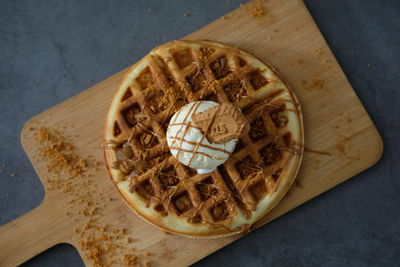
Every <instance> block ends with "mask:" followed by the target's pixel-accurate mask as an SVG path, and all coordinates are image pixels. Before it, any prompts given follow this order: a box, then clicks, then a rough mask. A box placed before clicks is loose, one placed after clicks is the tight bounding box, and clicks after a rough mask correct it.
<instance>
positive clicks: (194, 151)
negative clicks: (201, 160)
mask: <svg viewBox="0 0 400 267" xmlns="http://www.w3.org/2000/svg"><path fill="white" fill-rule="evenodd" d="M200 103H201V102H200ZM220 107H221V105H219V106H217V110H216V111H215V113H214V114H213V117H212V118H211V120H210V122H209V123H208V125H207V128H206V130H205V131H204V134H203V136H202V137H201V139H200V142H198V143H197V145H196V146H195V147H194V149H193V153H192V156H191V157H190V160H189V163H188V166H189V167H190V164H191V163H192V161H193V158H194V155H195V154H196V153H198V152H197V150H198V149H199V147H200V144H202V143H203V140H204V139H205V138H206V135H207V134H208V132H209V130H210V128H211V125H212V124H213V123H214V120H215V117H216V116H217V113H218V111H219V109H220ZM181 144H182V143H181Z"/></svg>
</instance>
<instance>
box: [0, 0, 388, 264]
mask: <svg viewBox="0 0 400 267" xmlns="http://www.w3.org/2000/svg"><path fill="white" fill-rule="evenodd" d="M264 8H265V11H266V15H265V16H263V17H261V18H252V17H250V16H249V15H248V14H247V11H246V8H245V7H244V8H239V9H237V10H235V11H233V12H231V13H230V14H227V18H220V19H218V20H216V21H215V22H213V23H211V24H209V25H208V26H206V27H204V28H202V29H200V30H199V31H197V32H194V33H192V34H190V35H189V36H187V37H186V38H185V39H193V40H195V39H208V40H213V41H219V42H223V43H227V44H230V45H234V46H238V47H240V48H242V49H245V50H247V51H249V52H251V53H253V54H255V55H257V56H259V57H261V58H262V59H264V60H266V61H267V62H269V63H270V64H271V65H272V66H274V67H275V68H277V69H278V71H279V72H280V74H281V76H282V77H283V78H284V79H286V80H287V81H288V82H289V84H291V86H292V87H293V90H294V91H295V93H296V95H297V96H298V98H299V101H300V103H301V105H302V109H303V116H304V129H305V147H306V151H305V154H304V159H303V163H302V166H301V169H300V172H299V175H298V178H297V179H298V181H299V182H298V183H297V186H293V187H292V189H291V190H290V191H289V193H288V194H287V196H286V197H285V198H284V199H283V200H282V201H281V203H279V204H278V206H277V207H276V208H274V209H273V211H272V212H270V213H269V214H268V215H267V216H266V217H265V218H263V219H262V220H261V221H260V222H258V223H257V225H256V227H259V226H261V225H263V224H265V223H267V222H269V221H271V220H273V219H274V218H276V217H278V216H280V215H282V214H284V213H286V212H288V211H289V210H291V209H293V208H295V207H297V206H299V205H301V204H302V203H304V202H306V201H307V200H309V199H311V198H313V197H315V196H317V195H319V194H321V193H322V192H324V191H326V190H328V189H330V188H332V187H334V186H335V185H337V184H339V183H341V182H343V181H345V180H347V179H349V178H350V177H352V176H354V175H355V174H357V173H359V172H361V171H363V170H365V169H366V168H368V167H370V166H372V165H373V164H374V163H375V162H376V161H377V160H378V159H379V158H380V156H381V153H382V149H383V144H382V139H381V138H380V136H379V133H378V132H377V130H376V128H375V126H374V125H373V123H372V122H371V120H370V118H369V116H368V114H367V113H366V111H365V110H364V108H363V106H362V105H361V103H360V101H359V99H358V97H357V96H356V94H355V92H354V90H353V89H352V87H351V85H350V84H349V82H348V81H347V79H346V77H345V75H344V73H343V72H342V70H341V68H340V67H339V65H338V63H337V61H336V59H335V58H334V56H333V54H332V52H331V50H330V49H329V47H328V46H327V44H326V42H325V40H324V39H323V37H322V35H321V33H320V32H319V30H318V28H317V26H316V25H315V23H314V21H313V19H312V17H311V16H310V14H309V13H308V11H307V9H306V7H305V5H304V3H303V2H302V1H300V0H286V1H280V0H269V1H267V2H266V3H265V4H264ZM150 49H151V48H149V50H150ZM125 71H126V70H125ZM125 71H122V72H120V73H117V74H115V75H114V76H112V77H110V78H108V79H106V80H105V81H103V82H101V83H99V84H96V85H95V86H93V87H91V88H89V89H87V90H85V91H83V92H81V93H80V94H78V95H76V96H74V97H72V98H70V99H68V100H67V101H65V102H63V103H60V104H59V105H57V106H55V107H53V108H51V109H49V110H47V111H45V112H43V113H41V114H39V115H37V116H35V117H34V118H32V119H31V120H30V121H28V122H27V123H26V125H25V127H24V129H23V131H22V133H21V142H22V145H23V147H24V149H25V151H26V152H27V154H28V156H29V158H30V160H31V162H32V164H33V166H34V168H35V170H36V172H37V173H38V175H39V177H40V179H42V180H43V181H44V180H45V179H46V178H47V177H48V176H49V173H48V172H47V170H46V167H45V163H44V162H43V161H40V160H39V158H38V157H36V155H37V149H38V146H37V144H36V143H35V142H34V141H33V140H32V133H30V132H29V131H28V130H27V129H28V127H30V126H38V125H46V126H48V127H59V126H65V125H66V126H68V127H67V128H66V129H65V131H64V132H65V134H67V135H70V136H75V135H77V134H78V135H79V137H76V138H74V140H73V142H74V144H75V146H76V147H77V148H78V154H80V155H88V154H90V155H93V156H94V157H95V158H96V159H97V160H99V161H102V160H103V153H102V148H101V146H100V145H101V143H102V140H103V125H104V121H105V115H106V112H107V110H108V107H109V104H110V102H111V99H112V97H113V94H114V92H115V91H116V88H117V87H118V85H119V83H120V81H121V80H122V78H123V77H124V73H125ZM320 81H323V82H322V86H310V85H312V84H313V83H316V84H317V85H318V84H319V85H321V82H320ZM311 150H317V151H323V152H326V154H321V153H315V152H311ZM328 154H329V155H328ZM95 177H96V188H95V190H97V191H99V192H100V193H101V194H102V195H104V196H111V197H112V198H114V199H116V200H115V201H112V202H109V203H107V205H105V206H104V209H103V211H102V213H103V217H102V218H101V221H102V222H103V223H112V224H113V225H117V226H118V227H123V228H126V229H129V233H130V235H132V236H134V238H135V239H136V241H135V243H134V246H135V247H136V248H139V249H142V250H146V251H149V252H150V253H152V255H153V256H152V257H151V261H152V262H153V263H154V265H161V264H162V265H163V266H187V265H189V264H192V263H194V262H196V261H198V260H200V259H201V258H203V257H205V256H207V255H208V254H210V253H212V252H214V251H216V250H218V249H220V248H221V247H223V246H225V245H227V244H229V243H231V242H233V241H234V240H236V239H238V238H239V236H236V237H230V238H224V239H216V240H195V239H188V238H184V237H178V236H174V235H167V234H164V233H162V232H160V231H159V230H158V229H156V228H155V227H153V226H151V225H148V224H147V223H145V222H144V221H142V220H141V219H140V218H138V217H137V216H136V215H134V214H133V213H132V212H131V211H130V210H129V208H128V207H127V206H125V204H124V203H123V201H122V200H120V198H119V196H118V195H117V193H116V190H114V187H113V184H112V182H111V180H110V179H109V178H108V174H107V172H106V170H105V168H104V165H103V166H102V168H99V170H98V171H97V172H96V173H95ZM45 187H46V184H45ZM92 189H93V188H88V190H92ZM68 200H69V198H68V197H66V196H65V195H60V194H58V193H57V192H54V191H50V190H46V194H45V199H44V201H43V203H42V204H41V205H40V206H39V207H37V208H36V209H34V210H32V211H31V212H29V213H27V214H26V215H24V216H22V217H20V218H18V219H16V220H15V221H13V222H10V223H8V224H6V225H5V226H2V227H1V228H0V237H1V239H0V264H1V265H2V266H15V265H17V264H20V263H22V262H24V261H26V260H27V259H29V258H31V257H33V256H35V255H36V254H38V253H40V252H41V251H43V250H45V249H47V248H49V247H51V246H53V245H55V244H57V243H61V242H66V243H70V244H72V245H74V246H75V247H77V249H78V251H79V253H80V254H81V255H83V254H84V253H83V251H81V250H80V249H79V246H78V244H77V243H78V239H77V237H76V236H74V235H73V234H72V232H73V229H74V228H76V227H79V226H80V225H81V224H82V220H81V219H80V218H74V217H73V216H72V217H67V216H65V213H66V212H68V211H70V210H69V209H70V206H68V205H67V202H68ZM83 260H84V262H85V264H87V265H88V266H90V263H89V262H88V261H87V259H86V258H85V257H83Z"/></svg>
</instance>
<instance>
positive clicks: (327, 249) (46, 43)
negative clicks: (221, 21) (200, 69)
mask: <svg viewBox="0 0 400 267" xmlns="http://www.w3.org/2000/svg"><path fill="white" fill-rule="evenodd" d="M283 1H284V0H283ZM241 2H243V1H239V0H231V1H225V0H214V1H213V0H207V1H195V0H192V1H187V0H179V1H155V0H152V1H149V0H142V1H128V0H125V1H106V0H101V1H80V0H73V1H72V0H71V1H62V0H59V1H57V0H49V1H40V0H31V1H28V0H26V1H20V0H16V1H14V0H9V1H8V0H6V1H4V0H0V92H1V94H0V125H1V130H0V138H1V139H0V140H1V143H0V168H1V169H2V170H3V173H0V177H1V186H0V224H5V223H7V222H9V221H11V220H13V219H15V218H17V217H18V216H20V215H22V214H24V213H26V212H27V211H29V210H31V209H32V208H34V207H35V206H37V205H38V204H39V203H40V202H41V201H42V199H43V188H42V185H41V183H40V181H39V179H38V178H37V176H36V174H35V172H34V170H33V168H32V166H31V165H30V163H29V161H28V159H27V157H26V156H25V154H24V152H23V150H22V148H21V144H20V142H19V133H20V131H21V128H22V126H23V124H24V122H25V121H26V120H28V119H29V118H31V117H32V116H34V115H35V114H37V113H39V112H42V111H44V110H46V109H48V108H49V107H51V106H53V105H55V104H57V103H59V102H61V101H63V100H65V99H67V98H69V97H71V96H73V95H75V94H76V93H78V92H80V91H82V90H84V89H85V88H87V87H89V86H90V85H93V84H95V83H97V82H100V81H101V80H103V79H105V78H107V77H108V76H110V75H112V74H114V73H115V72H117V71H119V70H121V69H123V68H125V67H127V66H129V65H131V64H132V63H133V62H135V61H136V60H138V59H140V58H141V57H142V56H144V55H145V54H146V53H147V52H148V51H149V49H151V48H152V47H153V46H155V45H157V44H159V42H157V41H156V38H160V39H161V42H166V41H169V40H173V39H179V38H180V37H182V36H184V35H186V34H188V33H190V32H192V31H194V30H196V29H198V28H200V27H202V26H203V25H206V24H207V23H209V22H211V21H212V20H214V19H216V18H218V17H219V16H222V15H224V14H225V13H226V12H228V11H230V10H232V9H234V8H236V7H238V6H239V4H240V3H241ZM306 4H307V6H308V7H309V9H310V11H311V13H312V15H313V16H314V18H315V20H316V21H317V24H318V25H319V27H320V29H321V31H322V33H323V34H324V36H325V37H326V39H327V41H328V43H329V44H330V46H331V48H332V50H333V51H334V53H335V55H336V57H337V58H338V60H339V62H340V64H341V66H342V67H343V69H344V71H345V73H346V74H347V76H348V78H349V80H350V82H351V83H352V85H353V86H354V88H355V90H356V92H357V94H358V95H359V96H360V98H361V101H362V102H363V103H364V105H365V107H366V109H367V110H368V112H369V114H370V115H371V117H372V119H373V121H374V122H375V123H376V125H377V127H378V129H379V131H380V133H381V134H382V136H383V139H384V142H385V151H384V155H383V157H382V159H381V161H380V162H379V163H378V164H376V165H375V166H374V167H372V168H371V169H369V170H367V171H365V172H363V173H362V174H360V175H357V177H355V178H353V179H351V180H350V181H348V182H345V183H344V184H342V185H340V186H338V187H336V188H334V189H332V190H330V191H329V192H327V193H324V194H323V195H321V196H319V197H317V198H315V199H314V200H312V201H310V202H308V203H306V204H304V205H302V206H301V207H299V208H297V209H295V210H294V211H292V212H290V213H288V214H287V215H285V216H282V217H280V218H279V219H277V220H275V221H274V222H272V223H270V224H269V225H268V226H266V227H262V228H261V229H259V230H257V231H255V232H253V233H251V234H250V235H248V236H246V237H244V238H242V239H241V240H240V241H237V242H235V243H234V244H232V245H230V246H228V247H226V248H224V249H222V250H220V251H218V252H216V253H214V254H212V255H210V256H209V257H207V258H205V259H203V260H202V261H200V262H199V263H197V264H195V266H223V265H225V266H366V265H368V266H399V265H400V227H399V225H400V180H399V175H398V173H399V172H400V167H399V166H400V164H399V163H400V160H399V159H400V156H399V153H398V151H400V140H399V138H400V108H399V103H400V93H399V92H400V89H399V87H400V75H399V71H400V34H399V32H400V17H399V14H400V1H398V0H391V1H390V0H381V1H376V0H343V1H339V0H338V1H332V0H307V1H306ZM149 8H151V9H152V12H150V13H149V12H148V9H149ZM184 12H188V13H190V16H189V17H184V16H183V14H184ZM368 64H371V65H370V67H367V65H368ZM396 151H397V152H396ZM3 164H5V166H3V167H1V166H2V165H3ZM11 174H15V176H14V177H13V176H12V175H11ZM0 238H1V237H0ZM23 266H83V263H82V261H81V259H80V258H79V255H78V253H77V252H76V250H75V249H74V248H72V247H71V246H69V245H58V246H56V247H54V248H52V249H50V250H48V251H46V252H44V253H42V254H41V255H39V256H37V257H35V258H34V259H32V260H30V261H29V262H27V263H25V264H24V265H23Z"/></svg>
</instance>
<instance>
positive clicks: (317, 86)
mask: <svg viewBox="0 0 400 267" xmlns="http://www.w3.org/2000/svg"><path fill="white" fill-rule="evenodd" d="M301 83H302V85H303V88H304V90H307V91H316V90H322V89H325V81H324V80H322V79H312V80H311V81H309V80H302V81H301Z"/></svg>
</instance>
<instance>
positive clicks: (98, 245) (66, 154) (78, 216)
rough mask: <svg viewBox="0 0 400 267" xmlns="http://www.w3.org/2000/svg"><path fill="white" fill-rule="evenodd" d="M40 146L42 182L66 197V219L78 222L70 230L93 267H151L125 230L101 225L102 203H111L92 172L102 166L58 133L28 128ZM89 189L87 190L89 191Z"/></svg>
mask: <svg viewBox="0 0 400 267" xmlns="http://www.w3.org/2000/svg"><path fill="white" fill-rule="evenodd" d="M29 131H31V132H33V134H34V140H35V142H36V143H37V144H38V145H39V153H38V156H39V158H40V159H41V160H43V161H44V162H45V163H46V165H45V167H46V169H47V171H48V173H49V178H47V179H46V180H45V181H44V182H45V183H46V187H47V188H48V190H49V191H54V192H57V193H62V194H67V195H68V197H69V201H68V202H67V205H68V211H67V212H65V216H66V217H67V218H74V221H76V222H78V221H79V222H80V227H77V228H75V229H74V230H73V233H72V234H73V235H74V236H75V237H76V238H77V239H78V245H79V247H80V248H81V249H82V250H83V251H84V257H85V258H86V259H87V260H88V261H89V262H90V263H91V264H92V265H93V266H95V267H101V266H148V267H149V266H151V262H150V259H149V258H148V256H149V255H150V253H149V252H144V253H143V254H139V253H138V251H137V249H136V248H135V247H133V246H132V245H131V243H134V242H133V240H134V239H133V238H132V237H131V236H130V233H129V231H128V230H127V229H124V228H119V227H116V226H114V225H110V224H102V223H101V222H100V220H101V218H102V215H101V212H102V210H103V209H104V208H105V207H106V206H105V204H104V202H105V201H106V200H110V201H111V200H112V198H111V197H109V196H104V195H102V194H101V193H100V192H99V191H100V190H97V189H98V188H97V184H96V180H95V178H93V171H94V170H95V166H99V165H101V163H100V162H99V161H97V160H96V159H95V158H94V157H92V156H91V155H86V157H85V158H83V157H82V156H80V155H79V154H78V153H77V150H76V148H75V146H74V145H73V142H72V139H71V138H69V137H68V136H66V135H64V134H63V133H61V132H60V131H59V130H56V129H50V128H47V127H37V128H32V129H29ZM89 189H90V190H89Z"/></svg>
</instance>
